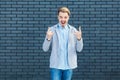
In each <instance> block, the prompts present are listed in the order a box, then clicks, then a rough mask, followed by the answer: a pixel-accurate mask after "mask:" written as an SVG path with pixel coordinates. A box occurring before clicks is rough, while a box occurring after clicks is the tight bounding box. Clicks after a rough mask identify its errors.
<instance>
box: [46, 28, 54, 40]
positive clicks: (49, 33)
mask: <svg viewBox="0 0 120 80" xmlns="http://www.w3.org/2000/svg"><path fill="white" fill-rule="evenodd" d="M53 34H54V33H53V32H52V31H51V29H50V27H48V30H47V33H46V36H47V40H51V38H52V36H53Z"/></svg>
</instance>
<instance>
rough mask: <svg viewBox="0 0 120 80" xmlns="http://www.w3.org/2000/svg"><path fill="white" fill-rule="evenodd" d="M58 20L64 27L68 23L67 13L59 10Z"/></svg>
mask: <svg viewBox="0 0 120 80" xmlns="http://www.w3.org/2000/svg"><path fill="white" fill-rule="evenodd" d="M58 20H59V23H60V24H61V26H62V27H64V26H65V25H66V24H67V23H68V20H69V15H68V13H63V12H59V15H58Z"/></svg>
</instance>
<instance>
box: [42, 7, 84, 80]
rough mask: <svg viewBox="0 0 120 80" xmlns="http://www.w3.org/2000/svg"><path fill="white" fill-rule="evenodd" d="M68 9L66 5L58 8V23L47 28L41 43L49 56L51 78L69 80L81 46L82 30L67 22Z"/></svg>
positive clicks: (53, 79) (52, 79)
mask: <svg viewBox="0 0 120 80" xmlns="http://www.w3.org/2000/svg"><path fill="white" fill-rule="evenodd" d="M69 17H70V10H69V9H68V8H67V7H61V8H59V9H58V21H59V23H58V24H56V25H54V26H52V27H50V28H48V30H47V33H46V37H45V40H44V43H43V50H44V51H48V50H49V48H50V45H52V51H51V56H50V74H51V80H71V79H72V72H73V71H72V70H73V69H75V68H76V67H77V54H76V51H78V52H80V51H81V50H82V48H83V40H82V32H81V31H77V30H76V29H75V28H74V27H73V26H71V25H69V24H68V21H69Z"/></svg>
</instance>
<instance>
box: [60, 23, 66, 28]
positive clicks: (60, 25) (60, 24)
mask: <svg viewBox="0 0 120 80" xmlns="http://www.w3.org/2000/svg"><path fill="white" fill-rule="evenodd" d="M58 27H59V28H60V29H68V25H65V27H64V28H63V27H62V26H61V24H60V23H58Z"/></svg>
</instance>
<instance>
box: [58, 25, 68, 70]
mask: <svg viewBox="0 0 120 80" xmlns="http://www.w3.org/2000/svg"><path fill="white" fill-rule="evenodd" d="M58 29H59V32H60V33H59V39H60V40H59V50H60V51H59V66H58V69H70V68H69V65H68V36H69V28H68V26H67V25H66V26H65V27H64V28H63V27H62V26H61V25H60V24H58Z"/></svg>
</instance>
